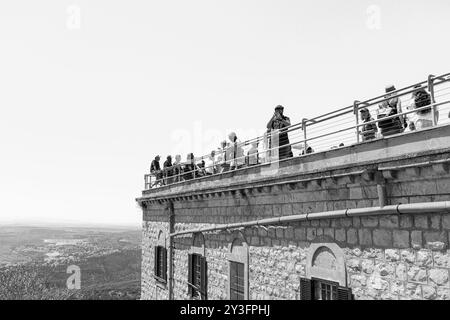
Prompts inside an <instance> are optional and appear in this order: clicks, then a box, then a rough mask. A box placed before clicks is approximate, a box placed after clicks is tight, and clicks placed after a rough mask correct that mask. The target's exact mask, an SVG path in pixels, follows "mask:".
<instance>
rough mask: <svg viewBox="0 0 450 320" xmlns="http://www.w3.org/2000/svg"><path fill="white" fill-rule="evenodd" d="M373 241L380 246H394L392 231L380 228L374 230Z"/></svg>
mask: <svg viewBox="0 0 450 320" xmlns="http://www.w3.org/2000/svg"><path fill="white" fill-rule="evenodd" d="M373 243H374V244H375V245H376V246H380V247H392V231H389V230H380V229H376V230H374V231H373Z"/></svg>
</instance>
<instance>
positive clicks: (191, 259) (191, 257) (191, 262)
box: [187, 254, 194, 297]
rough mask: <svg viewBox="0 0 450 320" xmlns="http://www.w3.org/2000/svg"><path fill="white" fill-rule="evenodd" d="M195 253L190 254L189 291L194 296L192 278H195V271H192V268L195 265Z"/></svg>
mask: <svg viewBox="0 0 450 320" xmlns="http://www.w3.org/2000/svg"><path fill="white" fill-rule="evenodd" d="M193 260H194V255H192V254H188V280H187V281H188V293H189V296H191V297H192V283H193V281H192V278H193V275H194V273H193V272H192V268H193V266H194V261H193Z"/></svg>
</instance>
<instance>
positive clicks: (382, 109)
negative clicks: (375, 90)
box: [377, 85, 406, 136]
mask: <svg viewBox="0 0 450 320" xmlns="http://www.w3.org/2000/svg"><path fill="white" fill-rule="evenodd" d="M395 90H396V89H395V86H393V85H389V86H387V87H386V93H387V95H386V96H385V98H386V100H385V101H383V102H381V103H380V104H379V105H378V108H379V109H378V117H377V118H378V119H382V118H385V117H390V116H392V115H395V114H398V113H402V105H401V101H400V99H399V98H398V97H394V96H393V94H392V93H390V92H393V91H395ZM391 97H392V98H391ZM378 127H379V128H380V131H381V134H382V135H383V136H389V135H392V134H397V133H402V132H403V130H404V128H405V127H406V122H405V117H404V116H403V115H402V116H399V117H394V118H391V119H386V120H381V121H379V122H378Z"/></svg>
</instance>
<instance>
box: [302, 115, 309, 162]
mask: <svg viewBox="0 0 450 320" xmlns="http://www.w3.org/2000/svg"><path fill="white" fill-rule="evenodd" d="M306 121H308V119H305V118H303V119H302V130H303V154H304V155H305V154H306V150H307V147H306Z"/></svg>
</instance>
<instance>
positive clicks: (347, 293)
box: [337, 287, 353, 300]
mask: <svg viewBox="0 0 450 320" xmlns="http://www.w3.org/2000/svg"><path fill="white" fill-rule="evenodd" d="M337 299H338V300H353V299H352V289H351V288H346V287H338V289H337Z"/></svg>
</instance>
